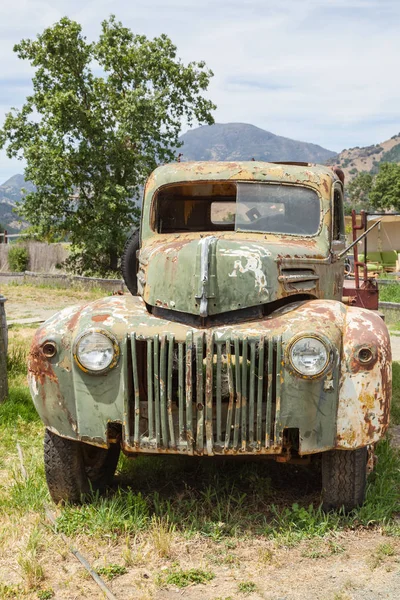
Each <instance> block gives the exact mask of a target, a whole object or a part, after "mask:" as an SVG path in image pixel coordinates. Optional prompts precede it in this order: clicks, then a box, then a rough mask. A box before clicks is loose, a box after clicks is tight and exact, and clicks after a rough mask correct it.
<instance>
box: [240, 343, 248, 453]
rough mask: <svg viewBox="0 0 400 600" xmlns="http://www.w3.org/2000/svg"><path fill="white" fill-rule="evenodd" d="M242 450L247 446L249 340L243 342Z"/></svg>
mask: <svg viewBox="0 0 400 600" xmlns="http://www.w3.org/2000/svg"><path fill="white" fill-rule="evenodd" d="M242 344H243V345H242V431H241V433H242V450H243V451H245V450H246V444H247V375H248V364H247V339H246V338H244V339H243V342H242Z"/></svg>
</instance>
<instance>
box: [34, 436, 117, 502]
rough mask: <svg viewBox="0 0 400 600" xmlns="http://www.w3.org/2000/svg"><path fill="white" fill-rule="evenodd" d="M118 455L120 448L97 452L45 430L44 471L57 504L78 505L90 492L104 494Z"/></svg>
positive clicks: (102, 449)
mask: <svg viewBox="0 0 400 600" xmlns="http://www.w3.org/2000/svg"><path fill="white" fill-rule="evenodd" d="M119 453H120V447H119V444H112V445H110V447H109V448H98V447H97V446H91V445H90V444H85V443H83V442H79V441H75V440H69V439H67V438H63V437H60V436H59V435H57V434H55V433H53V432H52V431H50V430H49V429H46V432H45V436H44V467H45V473H46V480H47V485H48V488H49V491H50V495H51V497H52V499H53V500H54V502H55V503H58V502H73V503H78V502H80V501H81V500H82V497H83V496H84V495H85V494H87V493H89V492H90V491H91V490H93V491H100V492H102V491H104V489H105V488H106V487H107V486H108V485H110V484H111V482H112V478H113V476H114V473H115V469H116V468H117V463H118V457H119Z"/></svg>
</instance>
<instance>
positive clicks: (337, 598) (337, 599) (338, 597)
mask: <svg viewBox="0 0 400 600" xmlns="http://www.w3.org/2000/svg"><path fill="white" fill-rule="evenodd" d="M333 600H351V598H350V596H349V595H348V594H347V593H346V592H336V594H335V595H334V596H333Z"/></svg>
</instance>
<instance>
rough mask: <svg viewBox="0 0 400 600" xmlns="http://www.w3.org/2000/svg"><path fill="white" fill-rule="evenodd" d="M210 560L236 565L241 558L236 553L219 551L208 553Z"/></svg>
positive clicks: (214, 562)
mask: <svg viewBox="0 0 400 600" xmlns="http://www.w3.org/2000/svg"><path fill="white" fill-rule="evenodd" d="M207 558H208V560H209V561H210V562H211V563H213V564H214V565H228V566H231V567H233V566H235V565H237V564H238V563H239V559H238V557H237V556H236V555H235V554H232V553H227V554H226V553H225V552H223V551H219V552H218V551H217V552H215V553H214V554H209V555H207Z"/></svg>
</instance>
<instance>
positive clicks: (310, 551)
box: [301, 542, 326, 558]
mask: <svg viewBox="0 0 400 600" xmlns="http://www.w3.org/2000/svg"><path fill="white" fill-rule="evenodd" d="M301 555H302V556H304V557H306V558H326V553H325V552H324V549H323V547H322V545H321V543H318V542H314V543H312V544H310V545H309V546H308V547H307V548H305V549H304V550H303V552H302V553H301Z"/></svg>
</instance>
